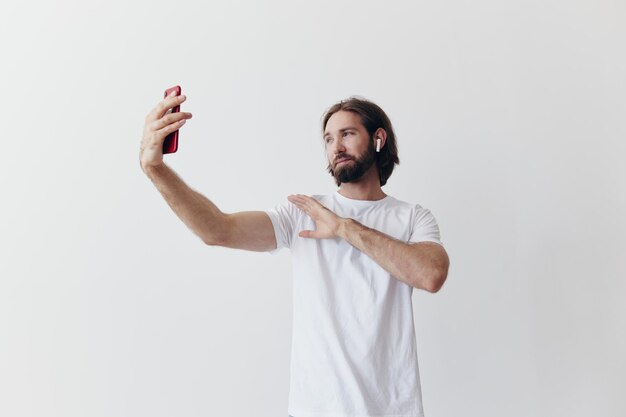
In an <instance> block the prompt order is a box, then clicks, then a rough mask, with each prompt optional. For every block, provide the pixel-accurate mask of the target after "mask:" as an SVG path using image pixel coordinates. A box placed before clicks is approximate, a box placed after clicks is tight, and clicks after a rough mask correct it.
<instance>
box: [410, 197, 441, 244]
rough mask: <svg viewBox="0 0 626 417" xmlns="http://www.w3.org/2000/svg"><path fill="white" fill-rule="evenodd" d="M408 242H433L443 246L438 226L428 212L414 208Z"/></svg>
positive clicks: (420, 208) (417, 207) (418, 207)
mask: <svg viewBox="0 0 626 417" xmlns="http://www.w3.org/2000/svg"><path fill="white" fill-rule="evenodd" d="M413 216H414V217H413V223H412V230H411V236H410V237H409V242H412V243H417V242H435V243H439V244H440V245H443V242H441V236H440V234H439V225H438V224H437V220H436V219H435V216H433V214H432V213H431V212H430V210H428V209H425V208H423V207H421V206H416V208H415V213H414V215H413Z"/></svg>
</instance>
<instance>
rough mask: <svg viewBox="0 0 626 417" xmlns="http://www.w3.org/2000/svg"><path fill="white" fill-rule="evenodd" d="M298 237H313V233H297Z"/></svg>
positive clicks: (306, 231)
mask: <svg viewBox="0 0 626 417" xmlns="http://www.w3.org/2000/svg"><path fill="white" fill-rule="evenodd" d="M298 236H300V237H315V231H313V230H303V231H301V232H300V233H298Z"/></svg>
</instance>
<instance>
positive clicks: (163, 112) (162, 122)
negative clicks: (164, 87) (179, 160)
mask: <svg viewBox="0 0 626 417" xmlns="http://www.w3.org/2000/svg"><path fill="white" fill-rule="evenodd" d="M186 98H187V97H185V96H184V95H180V96H174V92H172V93H170V95H169V96H167V97H166V98H165V99H163V101H161V102H160V103H159V104H157V106H156V107H155V108H154V109H152V111H151V112H150V113H148V115H147V116H146V120H145V124H144V129H143V138H142V140H141V148H140V150H139V163H140V165H141V169H142V170H143V171H144V172H145V173H146V174H147V171H148V170H149V169H150V168H154V167H158V166H161V165H163V142H164V141H165V138H166V137H167V135H169V134H170V133H172V132H174V131H176V130H178V129H180V128H181V126H183V125H184V124H185V121H186V119H191V113H186V112H177V113H168V111H169V110H170V109H172V108H173V107H175V106H177V105H179V104H181V103H182V102H183V101H185V99H186Z"/></svg>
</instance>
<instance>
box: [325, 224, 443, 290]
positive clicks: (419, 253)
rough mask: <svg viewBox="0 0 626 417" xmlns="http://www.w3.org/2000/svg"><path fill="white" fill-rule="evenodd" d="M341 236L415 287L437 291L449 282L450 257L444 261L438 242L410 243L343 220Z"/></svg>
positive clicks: (339, 234) (339, 233)
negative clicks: (447, 279)
mask: <svg viewBox="0 0 626 417" xmlns="http://www.w3.org/2000/svg"><path fill="white" fill-rule="evenodd" d="M337 234H338V236H339V237H341V238H342V239H344V240H346V241H347V242H349V243H350V244H351V245H352V246H354V247H355V248H357V249H358V250H360V251H361V252H363V253H365V254H366V255H368V256H369V257H370V258H372V259H373V260H374V261H375V262H376V263H377V264H378V265H380V266H381V267H382V268H383V269H385V270H386V271H387V272H389V273H390V274H391V275H392V276H393V277H395V278H397V279H399V280H400V281H402V282H404V283H406V284H408V285H410V286H412V287H415V288H420V289H424V290H426V291H429V292H437V291H438V290H439V288H441V285H443V281H445V278H446V275H447V255H445V259H443V260H442V253H441V251H442V249H441V248H438V247H437V246H438V245H437V244H436V243H433V244H432V245H419V246H416V245H414V244H408V243H405V242H402V241H400V240H397V239H394V238H392V237H390V236H388V235H386V234H384V233H381V232H379V231H377V230H374V229H370V228H368V227H366V226H363V225H362V224H360V223H359V222H357V221H355V220H352V219H342V220H341V223H340V226H339V229H338V232H337ZM434 245H437V246H434ZM444 254H445V251H444Z"/></svg>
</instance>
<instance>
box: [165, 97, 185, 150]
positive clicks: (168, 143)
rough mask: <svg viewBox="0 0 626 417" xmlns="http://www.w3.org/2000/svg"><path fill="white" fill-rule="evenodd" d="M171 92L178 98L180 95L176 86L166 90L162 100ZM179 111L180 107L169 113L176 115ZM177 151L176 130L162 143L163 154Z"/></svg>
mask: <svg viewBox="0 0 626 417" xmlns="http://www.w3.org/2000/svg"><path fill="white" fill-rule="evenodd" d="M172 91H175V92H176V94H175V95H177V96H179V95H180V94H181V89H180V85H176V86H174V87H172V88H168V89H167V90H165V95H164V96H163V98H165V97H167V96H168V95H169V94H170V93H171V92H172ZM179 111H180V105H178V106H175V107H174V108H173V109H172V111H171V113H177V112H179ZM177 150H178V130H176V131H175V132H172V133H170V134H169V135H167V137H166V138H165V141H164V142H163V153H164V154H166V153H174V152H176V151H177Z"/></svg>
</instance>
